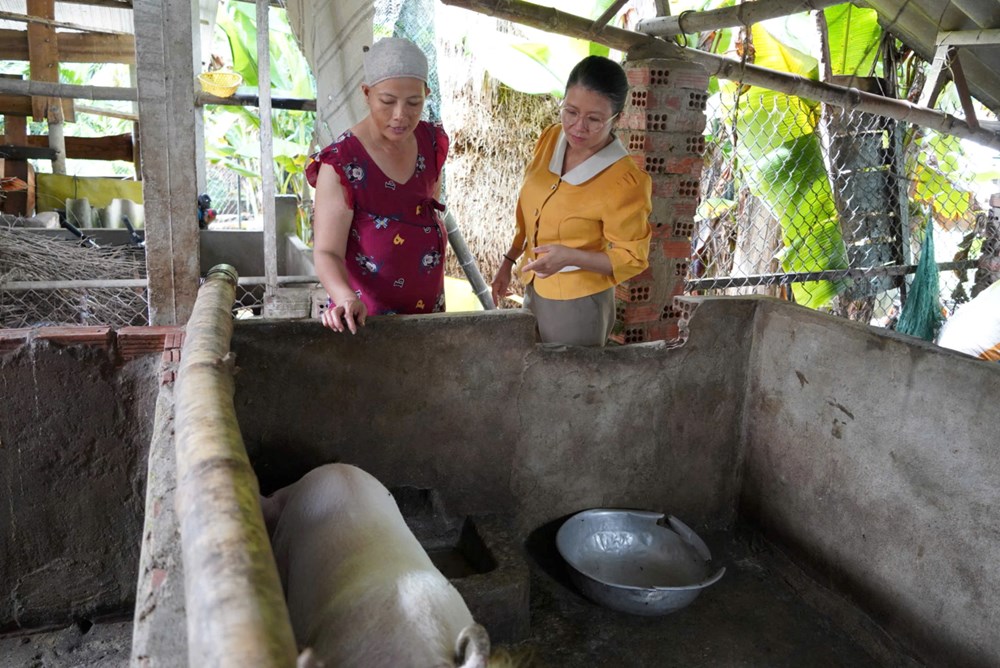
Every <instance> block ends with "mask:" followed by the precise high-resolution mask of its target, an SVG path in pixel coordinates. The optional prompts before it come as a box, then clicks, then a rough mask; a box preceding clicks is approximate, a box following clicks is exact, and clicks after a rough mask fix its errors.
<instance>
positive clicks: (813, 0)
mask: <svg viewBox="0 0 1000 668" xmlns="http://www.w3.org/2000/svg"><path fill="white" fill-rule="evenodd" d="M843 2H844V0H768V1H767V2H765V1H764V0H759V1H758V2H744V3H743V4H739V5H735V6H733V7H725V8H723V9H713V10H711V11H707V12H681V13H680V14H678V15H677V16H658V17H656V18H652V19H643V20H642V21H639V24H638V25H637V26H636V29H637V30H638V31H639V32H642V33H646V34H647V35H654V36H656V37H673V36H675V35H681V34H689V35H690V34H693V33H699V32H708V31H711V30H718V29H719V28H735V27H736V26H750V25H753V24H754V23H760V22H761V21H766V20H767V19H773V18H777V17H779V16H788V15H789V14H798V13H799V12H807V11H810V10H814V9H817V10H818V9H823V8H824V7H829V6H831V5H840V4H843ZM445 4H449V3H448V2H447V0H445Z"/></svg>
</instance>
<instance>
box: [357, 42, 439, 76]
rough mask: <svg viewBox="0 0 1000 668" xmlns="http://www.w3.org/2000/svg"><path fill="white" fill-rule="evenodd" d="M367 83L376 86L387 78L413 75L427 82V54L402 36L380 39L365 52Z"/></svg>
mask: <svg viewBox="0 0 1000 668" xmlns="http://www.w3.org/2000/svg"><path fill="white" fill-rule="evenodd" d="M364 65H365V83H366V84H368V85H369V86H374V85H375V84H377V83H379V82H380V81H385V80H386V79H395V78H398V77H412V78H414V79H420V80H421V81H423V82H424V83H427V56H425V55H424V52H423V51H421V50H420V49H419V48H418V47H417V45H416V44H414V43H413V42H411V41H410V40H408V39H403V38H402V37H386V38H385V39H380V40H379V41H377V42H375V44H373V45H372V46H371V48H369V49H367V50H366V51H365V54H364Z"/></svg>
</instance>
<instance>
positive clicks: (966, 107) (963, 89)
mask: <svg viewBox="0 0 1000 668" xmlns="http://www.w3.org/2000/svg"><path fill="white" fill-rule="evenodd" d="M951 48H952V50H953V53H952V57H951V80H952V81H953V82H955V89H956V90H957V91H958V99H959V100H960V101H961V102H962V111H964V112H965V122H966V123H968V124H969V127H970V128H973V129H978V128H979V121H978V119H976V108H975V107H974V106H973V104H972V96H971V95H969V84H968V82H967V81H966V80H965V70H963V69H962V57H961V55H960V54H959V52H958V49H957V48H956V47H951Z"/></svg>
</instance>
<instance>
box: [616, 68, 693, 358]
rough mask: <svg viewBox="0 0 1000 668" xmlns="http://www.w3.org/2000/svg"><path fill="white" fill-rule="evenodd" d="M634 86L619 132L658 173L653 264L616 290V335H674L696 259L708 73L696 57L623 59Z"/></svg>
mask: <svg viewBox="0 0 1000 668" xmlns="http://www.w3.org/2000/svg"><path fill="white" fill-rule="evenodd" d="M625 72H626V74H627V75H628V81H629V86H630V91H629V98H628V101H627V102H626V103H625V109H624V110H623V111H622V115H621V120H620V122H619V130H618V135H619V137H620V138H621V140H622V143H623V144H625V147H626V148H627V149H628V151H629V153H630V154H631V156H632V159H633V160H635V161H636V164H638V165H639V167H640V168H642V169H644V170H645V171H646V173H647V174H649V176H650V177H651V178H652V180H653V211H652V213H651V214H650V217H649V223H650V225H651V226H652V228H653V238H652V241H651V243H650V248H649V268H648V269H647V270H646V271H644V272H642V273H641V274H639V275H638V276H636V277H635V278H633V279H631V280H628V281H626V282H625V283H622V284H621V285H619V286H618V287H617V289H616V290H615V306H616V312H617V318H618V322H617V324H616V326H615V332H614V334H612V336H611V338H612V340H614V341H617V342H618V343H640V342H642V341H656V340H669V339H676V338H678V336H679V332H678V320H679V319H680V316H681V311H680V309H679V308H678V307H675V305H674V297H676V296H677V295H680V294H683V292H684V280H685V278H686V277H687V272H688V266H689V264H690V262H691V235H692V233H693V232H694V215H695V211H696V209H697V207H698V202H699V201H700V193H699V189H700V184H701V168H702V154H703V153H704V152H705V139H704V137H703V136H702V131H703V130H704V129H705V120H706V119H705V105H706V103H707V101H708V74H707V73H706V72H705V70H704V69H703V68H701V67H700V66H699V65H696V64H694V63H687V62H682V61H678V60H665V59H650V60H636V61H633V62H629V63H627V64H626V65H625Z"/></svg>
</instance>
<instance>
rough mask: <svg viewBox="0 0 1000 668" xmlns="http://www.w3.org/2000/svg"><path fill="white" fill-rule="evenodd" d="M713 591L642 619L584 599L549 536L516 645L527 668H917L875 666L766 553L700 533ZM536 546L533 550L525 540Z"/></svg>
mask: <svg viewBox="0 0 1000 668" xmlns="http://www.w3.org/2000/svg"><path fill="white" fill-rule="evenodd" d="M703 538H704V539H705V541H706V543H707V544H708V545H709V547H710V549H711V550H712V555H713V564H718V565H723V566H725V567H726V574H725V575H724V576H723V578H722V580H720V581H719V582H718V583H717V584H715V585H714V586H712V587H711V588H709V589H707V590H705V591H704V592H702V594H701V595H700V596H699V597H698V598H697V599H695V601H694V602H693V603H692V604H691V605H690V606H688V607H687V608H684V609H682V610H680V611H677V612H675V613H673V614H671V615H666V616H663V617H638V616H633V615H627V614H624V613H618V612H615V611H612V610H608V609H605V608H602V607H599V606H597V605H595V604H593V603H591V602H590V601H588V600H587V599H585V598H583V597H582V596H581V595H580V594H579V593H577V591H576V590H575V589H574V587H573V585H572V583H571V582H570V581H569V579H568V575H567V574H566V571H565V566H564V564H563V562H562V561H561V559H560V558H559V557H558V555H557V554H555V552H554V550H552V549H551V548H550V545H551V542H550V541H548V540H547V539H545V538H544V537H543V539H542V540H539V541H538V543H537V545H538V546H537V547H535V548H534V549H533V550H532V551H533V553H534V555H535V557H536V563H535V568H534V569H533V573H532V582H531V586H532V590H531V593H532V599H531V638H530V639H529V640H527V641H524V642H522V643H520V644H519V645H518V646H517V647H515V648H513V649H514V651H515V654H514V655H515V656H518V655H519V653H520V652H521V651H523V652H524V653H525V654H524V655H525V656H529V657H531V660H532V663H531V665H537V666H546V667H549V666H551V667H567V668H568V667H578V666H591V667H597V666H649V667H653V666H656V667H657V668H659V667H663V666H685V667H687V668H697V667H699V666H705V667H708V666H712V667H725V666H767V667H768V668H783V667H788V668H792V667H794V668H800V667H801V666H810V667H811V668H815V667H822V666H831V667H833V666H852V667H853V668H858V667H862V666H890V665H891V666H897V665H898V666H912V665H917V664H912V663H909V662H908V660H907V659H900V660H897V659H892V658H890V659H889V660H888V661H887V660H885V653H884V651H879V649H880V648H875V649H876V653H878V654H880V655H881V656H882V660H879V659H876V658H875V657H874V656H873V655H872V654H871V653H869V652H868V651H866V649H868V648H865V647H862V645H861V644H860V643H859V642H858V640H857V639H854V638H852V637H849V636H848V635H847V634H846V633H845V632H843V631H841V630H839V629H837V628H836V627H835V626H834V624H833V623H832V622H831V621H830V619H829V618H827V617H826V616H824V615H823V614H821V613H820V612H818V611H817V610H816V609H814V608H813V607H810V606H809V605H807V604H806V602H805V601H804V600H803V597H802V596H801V595H800V594H801V589H798V588H797V586H796V585H795V584H793V583H792V582H790V581H788V580H786V579H785V578H784V577H783V576H782V575H779V574H778V573H776V572H774V571H772V570H770V568H769V567H768V566H767V565H765V564H768V563H769V562H770V561H771V556H770V554H769V552H770V548H769V547H767V546H765V545H764V544H763V543H758V542H755V541H753V540H750V541H747V540H742V539H740V538H733V537H731V536H711V535H709V536H703ZM529 545H530V543H529Z"/></svg>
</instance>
